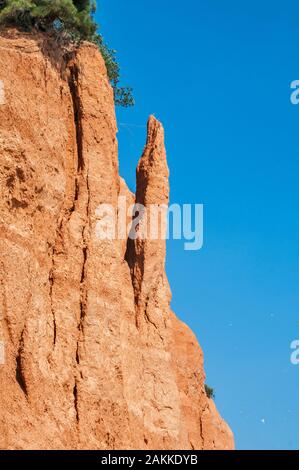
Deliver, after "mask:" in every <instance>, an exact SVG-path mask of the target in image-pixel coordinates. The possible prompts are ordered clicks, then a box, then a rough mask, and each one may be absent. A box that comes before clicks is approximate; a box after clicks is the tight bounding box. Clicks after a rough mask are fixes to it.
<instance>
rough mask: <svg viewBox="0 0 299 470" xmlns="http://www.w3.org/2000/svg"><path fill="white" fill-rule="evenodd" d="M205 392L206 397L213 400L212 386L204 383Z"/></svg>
mask: <svg viewBox="0 0 299 470" xmlns="http://www.w3.org/2000/svg"><path fill="white" fill-rule="evenodd" d="M205 392H206V395H207V397H208V398H211V399H212V400H215V391H214V389H213V388H211V387H209V386H208V385H207V384H206V385H205Z"/></svg>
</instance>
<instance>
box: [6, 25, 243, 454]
mask: <svg viewBox="0 0 299 470" xmlns="http://www.w3.org/2000/svg"><path fill="white" fill-rule="evenodd" d="M0 80H2V82H3V92H4V95H3V100H2V104H1V105H0V161H1V166H0V189H1V199H0V201H1V202H0V320H1V322H0V341H1V342H3V344H4V350H5V357H4V361H3V362H4V364H2V365H0V383H1V387H0V448H1V449H232V448H233V447H234V442H233V435H232V433H231V431H230V429H229V427H228V426H227V424H226V423H225V422H224V421H223V420H222V419H221V417H220V416H219V414H218V412H217V410H216V408H215V405H214V403H213V401H212V400H210V399H209V398H208V397H207V396H206V393H205V388H204V383H205V374H204V370H203V355H202V351H201V349H200V347H199V345H198V343H197V340H196V338H195V336H194V335H193V333H192V332H191V331H190V330H189V328H188V327H187V326H185V325H184V324H183V323H181V322H180V321H179V320H178V319H177V318H176V316H175V315H174V314H173V313H172V311H171V309H170V300H171V293H170V289H169V285H168V281H167V278H166V274H165V269H164V264H165V241H163V240H153V241H150V240H143V239H141V238H138V236H137V238H136V240H134V241H131V240H130V241H129V242H128V243H127V241H126V240H100V239H99V238H98V237H97V235H96V224H97V222H98V216H97V208H98V207H99V205H100V204H101V203H106V204H107V203H108V204H111V205H112V206H113V207H115V208H116V207H117V201H118V197H119V196H120V195H122V196H126V198H127V200H128V202H129V203H134V201H136V202H139V203H142V204H144V205H145V206H147V205H149V204H167V203H168V197H169V184H168V167H167V162H166V154H165V148H164V132H163V128H162V125H161V124H160V123H159V122H158V121H157V120H156V119H155V118H153V117H151V118H150V119H149V122H148V137H147V144H146V146H145V149H144V152H143V156H142V157H141V160H140V162H139V165H138V169H137V191H136V196H134V195H133V194H132V193H131V192H130V191H129V190H128V188H127V186H126V184H125V182H124V181H123V180H122V179H121V178H120V176H119V172H118V151H117V140H116V133H117V127H116V119H115V111H114V102H113V91H112V89H111V86H110V84H109V81H108V78H107V73H106V68H105V64H104V61H103V59H102V57H101V55H100V53H99V52H98V50H97V48H96V47H95V46H93V45H90V44H87V43H86V44H83V45H82V46H81V47H80V48H79V50H77V51H76V52H69V53H65V52H63V51H61V50H60V49H59V48H57V46H56V47H54V46H53V43H51V41H50V40H48V39H46V38H44V37H42V36H34V35H24V34H20V33H16V32H11V33H10V34H8V35H6V37H0Z"/></svg>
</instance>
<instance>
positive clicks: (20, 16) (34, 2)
mask: <svg viewBox="0 0 299 470" xmlns="http://www.w3.org/2000/svg"><path fill="white" fill-rule="evenodd" d="M95 11H96V2H95V1H94V0H0V26H2V27H7V26H16V27H18V28H20V29H23V30H25V31H32V30H38V31H42V32H52V33H54V34H55V35H56V36H57V37H58V38H59V37H60V38H63V40H64V41H67V42H70V43H75V44H76V43H80V41H90V42H93V43H94V44H96V45H97V46H98V47H99V49H100V51H101V53H102V55H103V57H104V60H105V63H106V67H107V71H108V76H109V79H110V82H111V84H112V86H113V89H114V97H115V103H116V104H117V105H121V106H126V107H127V106H132V105H133V104H134V100H133V96H132V89H131V88H120V87H119V80H120V70H119V65H118V63H117V61H116V57H115V51H114V50H112V49H109V48H108V47H107V45H106V44H105V42H104V41H103V37H102V36H101V34H99V33H98V32H97V28H98V25H97V23H96V22H95V19H94V13H95Z"/></svg>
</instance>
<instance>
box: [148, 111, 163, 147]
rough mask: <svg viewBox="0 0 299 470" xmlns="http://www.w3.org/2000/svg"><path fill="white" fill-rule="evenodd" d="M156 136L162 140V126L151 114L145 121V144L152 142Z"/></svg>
mask: <svg viewBox="0 0 299 470" xmlns="http://www.w3.org/2000/svg"><path fill="white" fill-rule="evenodd" d="M158 137H160V138H161V139H162V141H164V128H163V126H162V124H161V122H160V121H158V119H157V118H156V117H155V116H154V115H152V114H151V115H150V117H149V118H148V121H147V145H149V144H151V143H153V142H154V141H155V140H156V139H157V138H158Z"/></svg>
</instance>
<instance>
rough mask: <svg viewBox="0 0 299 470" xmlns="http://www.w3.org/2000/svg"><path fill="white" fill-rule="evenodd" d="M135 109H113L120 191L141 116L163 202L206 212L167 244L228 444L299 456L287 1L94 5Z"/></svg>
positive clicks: (174, 282) (298, 284) (297, 53)
mask: <svg viewBox="0 0 299 470" xmlns="http://www.w3.org/2000/svg"><path fill="white" fill-rule="evenodd" d="M98 4H99V10H98V13H97V18H98V19H99V22H100V24H101V30H102V33H103V34H104V36H105V39H106V41H107V42H108V43H109V45H110V46H111V47H113V48H115V49H117V51H118V59H119V63H120V65H121V69H122V83H123V85H127V84H129V85H131V86H132V87H133V88H134V94H135V99H136V106H135V108H134V109H130V110H125V109H118V111H117V114H118V125H119V135H118V138H119V147H120V169H121V174H122V175H123V176H124V177H125V178H126V180H127V182H128V184H129V185H130V187H131V188H132V189H133V188H134V185H135V166H136V164H137V161H138V159H139V157H140V154H141V152H142V148H143V145H144V140H145V124H146V121H147V117H148V115H149V114H151V113H154V114H155V115H156V117H157V118H159V119H160V120H161V121H162V122H163V124H164V127H165V132H166V145H167V152H168V162H169V166H170V171H171V200H172V202H177V203H203V204H204V205H205V244H204V248H203V249H202V250H201V251H199V252H187V251H184V249H183V244H182V243H181V242H180V241H170V242H169V244H168V259H167V271H168V276H169V280H170V283H171V288H172V292H173V303H172V306H173V309H174V311H175V312H176V313H177V315H178V316H179V317H180V318H181V319H182V320H184V321H185V322H186V323H187V324H188V325H190V327H191V328H192V329H193V330H194V331H195V333H196V335H197V337H198V339H199V342H200V344H201V346H202V347H203V350H204V353H205V368H206V372H207V383H208V384H209V385H210V386H213V387H214V388H215V389H216V403H217V406H218V408H219V410H220V412H221V413H222V415H223V417H224V418H225V419H226V420H227V421H228V422H229V424H230V425H231V427H232V429H233V431H234V434H235V438H236V444H237V447H238V448H239V449H299V400H298V387H299V366H293V365H291V363H290V343H291V341H292V340H294V339H299V325H296V321H299V217H298V207H299V187H298V173H299V145H298V142H299V140H298V137H299V105H298V106H293V105H291V103H290V82H291V81H292V80H295V79H299V4H298V1H295V0H286V1H284V2H281V1H279V2H278V1H275V0H272V1H270V0H263V1H260V0H259V1H258V0H250V1H248V0H243V1H241V2H240V1H239V0H226V1H223V0H185V1H178V0H151V1H150V2H148V1H146V0H130V1H124V0H109V1H108V0H101V1H99V2H98Z"/></svg>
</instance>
